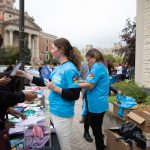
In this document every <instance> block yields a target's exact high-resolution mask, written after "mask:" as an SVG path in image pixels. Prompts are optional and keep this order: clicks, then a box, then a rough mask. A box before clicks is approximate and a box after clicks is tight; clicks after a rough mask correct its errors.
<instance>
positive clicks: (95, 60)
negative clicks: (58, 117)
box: [80, 48, 109, 150]
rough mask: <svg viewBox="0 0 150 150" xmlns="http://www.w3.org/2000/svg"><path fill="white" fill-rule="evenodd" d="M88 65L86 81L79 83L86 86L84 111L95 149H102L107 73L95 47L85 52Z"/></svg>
mask: <svg viewBox="0 0 150 150" xmlns="http://www.w3.org/2000/svg"><path fill="white" fill-rule="evenodd" d="M86 59H87V62H88V66H89V75H88V77H87V79H86V82H84V83H80V87H81V88H86V89H87V90H86V94H87V95H86V102H87V103H86V104H87V106H86V111H87V113H86V114H87V115H86V116H87V117H88V119H89V123H90V126H91V128H92V131H93V134H94V136H95V143H96V149H97V150H104V149H105V146H104V140H103V134H102V123H103V117H104V114H105V112H106V111H107V110H108V94H109V73H108V70H107V67H106V66H105V64H104V57H103V55H102V54H101V52H100V51H99V50H97V49H95V48H93V49H90V50H89V51H88V52H87V53H86Z"/></svg>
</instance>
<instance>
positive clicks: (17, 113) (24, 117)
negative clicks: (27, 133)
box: [7, 107, 27, 120]
mask: <svg viewBox="0 0 150 150" xmlns="http://www.w3.org/2000/svg"><path fill="white" fill-rule="evenodd" d="M7 110H8V113H9V114H11V115H13V116H14V117H16V118H17V119H19V117H21V118H22V120H25V119H27V117H26V116H25V115H24V114H22V113H20V112H19V111H17V110H15V109H14V108H12V107H10V108H8V109H7Z"/></svg>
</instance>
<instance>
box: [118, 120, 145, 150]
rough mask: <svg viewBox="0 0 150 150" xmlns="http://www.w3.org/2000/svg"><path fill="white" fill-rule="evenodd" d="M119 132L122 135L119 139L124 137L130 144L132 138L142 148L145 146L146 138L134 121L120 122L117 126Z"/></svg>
mask: <svg viewBox="0 0 150 150" xmlns="http://www.w3.org/2000/svg"><path fill="white" fill-rule="evenodd" d="M119 134H120V135H121V136H122V137H123V138H119V139H124V140H125V142H127V143H129V144H130V145H132V140H134V141H135V142H136V143H137V145H138V146H139V147H141V148H142V149H145V148H146V138H145V137H144V135H143V133H142V130H141V129H140V128H138V127H137V125H136V124H135V123H131V122H127V123H125V124H122V125H121V126H120V128H119Z"/></svg>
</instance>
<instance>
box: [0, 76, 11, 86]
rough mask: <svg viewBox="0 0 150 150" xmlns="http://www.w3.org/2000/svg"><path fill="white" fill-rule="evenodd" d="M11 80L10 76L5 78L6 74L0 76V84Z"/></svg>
mask: <svg viewBox="0 0 150 150" xmlns="http://www.w3.org/2000/svg"><path fill="white" fill-rule="evenodd" d="M10 81H11V79H10V78H7V77H6V76H4V77H2V78H0V85H6V84H8V83H9V82H10Z"/></svg>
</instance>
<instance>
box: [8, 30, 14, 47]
mask: <svg viewBox="0 0 150 150" xmlns="http://www.w3.org/2000/svg"><path fill="white" fill-rule="evenodd" d="M9 45H10V46H12V45H13V30H9Z"/></svg>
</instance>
